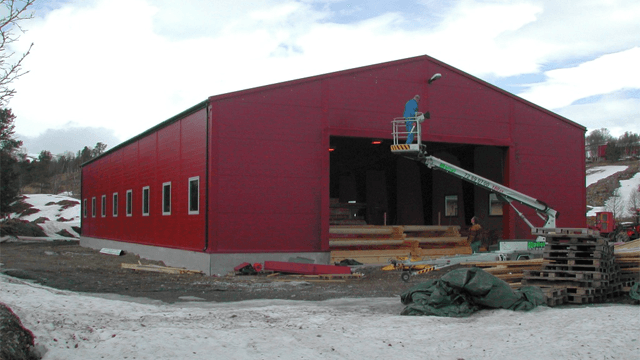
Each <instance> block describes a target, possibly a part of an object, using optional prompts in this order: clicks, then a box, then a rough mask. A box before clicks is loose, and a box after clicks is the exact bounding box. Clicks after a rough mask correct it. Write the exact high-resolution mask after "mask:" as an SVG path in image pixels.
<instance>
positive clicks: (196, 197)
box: [189, 176, 200, 215]
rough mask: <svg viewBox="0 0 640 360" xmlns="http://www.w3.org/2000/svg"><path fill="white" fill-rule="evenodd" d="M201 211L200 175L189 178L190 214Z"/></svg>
mask: <svg viewBox="0 0 640 360" xmlns="http://www.w3.org/2000/svg"><path fill="white" fill-rule="evenodd" d="M198 213H200V177H199V176H195V177H192V178H189V215H195V214H198Z"/></svg>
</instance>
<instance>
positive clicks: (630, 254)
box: [614, 249, 640, 258]
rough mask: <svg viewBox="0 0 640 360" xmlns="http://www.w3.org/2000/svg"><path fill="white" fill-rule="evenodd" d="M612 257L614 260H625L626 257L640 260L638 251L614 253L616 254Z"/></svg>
mask: <svg viewBox="0 0 640 360" xmlns="http://www.w3.org/2000/svg"><path fill="white" fill-rule="evenodd" d="M616 250H617V249H616ZM614 256H615V257H616V258H627V257H630V258H634V257H637V258H640V251H616V252H615V253H614Z"/></svg>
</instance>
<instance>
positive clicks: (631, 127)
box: [556, 95, 640, 137]
mask: <svg viewBox="0 0 640 360" xmlns="http://www.w3.org/2000/svg"><path fill="white" fill-rule="evenodd" d="M638 109H640V99H621V98H618V97H616V96H613V95H612V96H604V97H602V98H601V99H599V100H598V101H597V102H594V103H589V104H580V105H571V106H567V107H564V108H560V109H557V110H556V112H557V113H558V114H560V115H562V116H564V117H566V118H568V119H571V120H573V121H575V122H577V123H579V124H581V125H583V126H585V127H586V128H587V130H588V131H591V130H596V129H601V128H606V129H609V132H610V133H611V135H613V136H614V137H619V136H620V135H622V134H624V133H625V131H631V132H633V133H636V134H640V111H638Z"/></svg>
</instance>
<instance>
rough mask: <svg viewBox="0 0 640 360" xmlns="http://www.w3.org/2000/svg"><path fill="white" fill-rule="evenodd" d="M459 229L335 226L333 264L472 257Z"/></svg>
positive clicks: (331, 237)
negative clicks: (354, 261)
mask: <svg viewBox="0 0 640 360" xmlns="http://www.w3.org/2000/svg"><path fill="white" fill-rule="evenodd" d="M459 229H460V228H459V226H373V225H366V226H349V225H345V226H331V227H330V228H329V247H330V248H331V261H332V262H339V261H342V260H345V259H353V260H356V261H359V262H361V263H363V264H384V263H388V262H389V260H390V259H397V258H399V257H404V258H407V257H411V258H412V259H414V260H416V259H417V260H423V259H430V258H437V257H442V256H450V255H461V254H471V253H472V251H471V247H469V244H468V243H467V238H465V237H462V236H460V233H459Z"/></svg>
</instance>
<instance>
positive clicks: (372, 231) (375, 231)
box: [329, 225, 394, 235]
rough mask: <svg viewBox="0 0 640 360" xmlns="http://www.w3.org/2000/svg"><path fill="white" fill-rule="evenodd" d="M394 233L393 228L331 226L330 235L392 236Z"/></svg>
mask: <svg viewBox="0 0 640 360" xmlns="http://www.w3.org/2000/svg"><path fill="white" fill-rule="evenodd" d="M393 233H394V230H393V228H391V227H386V226H385V227H354V226H349V225H345V226H331V227H329V234H341V235H391V234H393Z"/></svg>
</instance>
